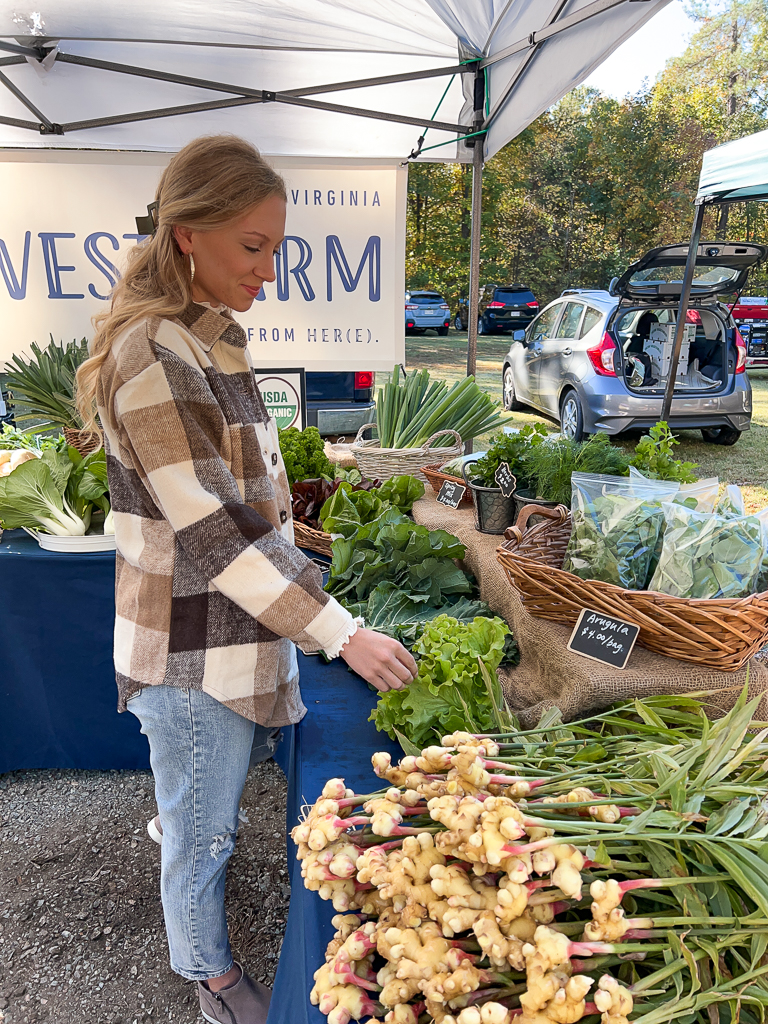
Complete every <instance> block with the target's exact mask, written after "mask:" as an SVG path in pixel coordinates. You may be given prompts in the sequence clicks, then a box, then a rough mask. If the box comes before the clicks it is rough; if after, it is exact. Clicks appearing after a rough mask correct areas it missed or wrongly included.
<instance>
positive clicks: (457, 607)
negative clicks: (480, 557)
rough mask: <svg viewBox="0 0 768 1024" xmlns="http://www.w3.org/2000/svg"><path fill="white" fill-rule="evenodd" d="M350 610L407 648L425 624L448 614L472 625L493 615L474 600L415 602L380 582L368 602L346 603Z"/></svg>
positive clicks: (391, 586) (463, 598)
mask: <svg viewBox="0 0 768 1024" xmlns="http://www.w3.org/2000/svg"><path fill="white" fill-rule="evenodd" d="M347 608H348V609H349V611H350V612H351V613H352V614H353V615H355V616H357V615H362V617H363V618H364V619H365V625H366V627H367V628H368V629H375V630H376V631H377V632H378V633H386V634H387V636H392V637H394V638H395V640H399V641H400V643H401V644H404V645H405V646H406V647H411V648H412V647H413V645H414V643H415V642H416V639H417V637H418V635H419V633H420V632H421V630H422V627H423V626H424V623H425V622H428V621H429V620H430V619H435V618H437V616H438V615H442V614H447V615H450V616H451V617H452V618H454V619H457V620H458V621H459V622H471V621H472V619H474V618H475V617H476V616H478V615H486V616H492V615H493V612H492V611H491V609H490V608H489V607H488V605H487V604H486V603H485V601H478V600H475V599H474V598H471V597H463V596H458V597H453V596H449V598H448V599H447V600H446V601H445V602H444V603H443V604H441V605H431V604H424V603H423V602H419V601H414V600H413V598H412V597H411V596H410V595H408V594H406V593H404V592H403V591H402V590H401V589H400V588H399V587H398V586H397V585H396V584H394V583H379V584H378V586H377V587H375V589H374V590H372V591H371V593H370V594H369V596H368V599H367V600H366V601H360V602H358V603H357V604H347Z"/></svg>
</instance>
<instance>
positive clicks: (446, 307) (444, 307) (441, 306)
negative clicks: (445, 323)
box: [440, 302, 451, 309]
mask: <svg viewBox="0 0 768 1024" xmlns="http://www.w3.org/2000/svg"><path fill="white" fill-rule="evenodd" d="M450 308H451V307H450V306H449V305H448V303H447V302H441V303H440V309H450Z"/></svg>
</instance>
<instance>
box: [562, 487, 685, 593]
mask: <svg viewBox="0 0 768 1024" xmlns="http://www.w3.org/2000/svg"><path fill="white" fill-rule="evenodd" d="M679 486H680V485H679V484H678V483H677V481H675V480H644V479H638V478H637V477H635V478H631V479H629V478H627V477H620V476H619V477H616V476H603V475H601V474H591V473H574V474H573V475H572V477H571V518H572V521H573V528H572V531H571V537H570V540H569V541H568V547H567V549H566V552H565V561H564V563H563V568H564V569H565V570H566V572H572V573H573V574H574V575H575V576H579V577H580V578H581V579H584V580H602V581H603V582H604V583H613V584H615V585H616V586H618V587H625V588H626V589H627V590H644V589H645V586H646V583H647V580H648V578H649V574H650V571H651V566H652V562H653V557H654V552H655V551H656V547H657V543H658V538H659V534H660V533H661V531H662V529H663V527H664V510H663V508H662V502H664V501H669V500H670V499H671V498H672V497H673V495H675V494H676V493H677V490H678V488H679Z"/></svg>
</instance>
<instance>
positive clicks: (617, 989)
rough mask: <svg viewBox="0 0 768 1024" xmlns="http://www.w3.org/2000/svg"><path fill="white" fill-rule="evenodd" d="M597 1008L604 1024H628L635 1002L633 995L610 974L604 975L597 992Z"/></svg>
mask: <svg viewBox="0 0 768 1024" xmlns="http://www.w3.org/2000/svg"><path fill="white" fill-rule="evenodd" d="M595 1006H596V1007H597V1008H598V1010H599V1011H600V1013H601V1014H602V1017H601V1018H600V1019H601V1022H602V1024H628V1021H627V1017H628V1016H629V1014H630V1013H631V1012H632V1008H633V1006H634V1002H633V999H632V995H631V993H630V992H629V991H628V990H627V989H626V988H624V986H623V985H620V984H619V983H618V981H616V979H615V978H612V977H611V975H610V974H604V975H603V976H602V978H601V979H600V981H599V982H598V988H597V991H596V992H595Z"/></svg>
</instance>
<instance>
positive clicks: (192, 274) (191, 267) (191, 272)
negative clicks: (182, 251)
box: [189, 253, 195, 284]
mask: <svg viewBox="0 0 768 1024" xmlns="http://www.w3.org/2000/svg"><path fill="white" fill-rule="evenodd" d="M194 279H195V257H194V256H193V255H192V253H190V254H189V283H190V284H192V282H193V281H194Z"/></svg>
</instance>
